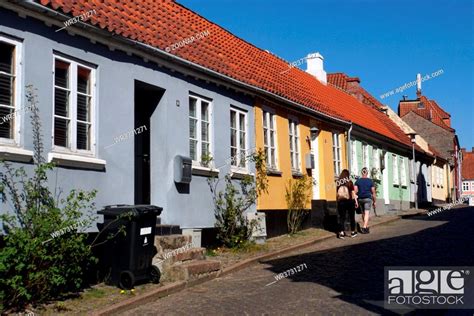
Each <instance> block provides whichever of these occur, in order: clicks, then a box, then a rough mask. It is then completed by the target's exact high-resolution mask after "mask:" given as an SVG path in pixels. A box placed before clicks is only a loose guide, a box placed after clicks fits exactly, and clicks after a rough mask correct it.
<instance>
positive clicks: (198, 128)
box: [188, 93, 214, 167]
mask: <svg viewBox="0 0 474 316" xmlns="http://www.w3.org/2000/svg"><path fill="white" fill-rule="evenodd" d="M189 98H193V99H196V101H197V102H196V115H197V117H196V118H195V119H196V120H197V126H196V136H197V138H196V140H197V145H196V159H197V160H194V159H193V161H192V164H193V166H198V167H202V165H201V161H202V118H201V103H202V101H204V102H206V103H208V104H209V108H208V111H209V122H208V123H209V155H210V156H211V157H214V155H213V153H214V145H213V143H214V124H213V122H214V120H213V115H212V113H213V111H212V110H213V103H212V100H211V99H208V98H204V97H201V96H198V95H196V94H193V93H189V95H188V141H189V140H190V138H189V128H190V127H189V118H191V113H190V112H189ZM188 144H189V143H188ZM188 150H189V147H188ZM210 166H212V162H211V163H210Z"/></svg>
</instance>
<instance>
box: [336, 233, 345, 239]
mask: <svg viewBox="0 0 474 316" xmlns="http://www.w3.org/2000/svg"><path fill="white" fill-rule="evenodd" d="M344 237H346V234H344V233H342V234H341V233H337V238H339V239H344Z"/></svg>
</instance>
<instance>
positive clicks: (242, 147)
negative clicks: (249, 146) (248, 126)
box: [239, 132, 245, 150]
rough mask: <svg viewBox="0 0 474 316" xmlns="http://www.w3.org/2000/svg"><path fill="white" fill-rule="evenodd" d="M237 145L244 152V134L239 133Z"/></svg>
mask: <svg viewBox="0 0 474 316" xmlns="http://www.w3.org/2000/svg"><path fill="white" fill-rule="evenodd" d="M239 145H240V148H241V149H243V150H245V133H244V132H240V139H239Z"/></svg>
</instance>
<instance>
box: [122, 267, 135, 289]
mask: <svg viewBox="0 0 474 316" xmlns="http://www.w3.org/2000/svg"><path fill="white" fill-rule="evenodd" d="M134 284H135V276H134V275H133V273H132V272H131V271H128V270H125V271H122V272H120V280H119V286H120V288H121V289H124V290H131V289H133V285H134Z"/></svg>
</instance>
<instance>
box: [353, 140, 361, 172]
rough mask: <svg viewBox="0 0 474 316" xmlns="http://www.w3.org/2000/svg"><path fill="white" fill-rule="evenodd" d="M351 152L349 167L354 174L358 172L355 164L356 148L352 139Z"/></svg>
mask: <svg viewBox="0 0 474 316" xmlns="http://www.w3.org/2000/svg"><path fill="white" fill-rule="evenodd" d="M351 154H352V159H351V160H352V161H351V165H352V166H351V167H352V172H351V173H352V174H353V175H356V174H359V170H358V166H357V148H356V141H355V140H353V141H352V144H351Z"/></svg>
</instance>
